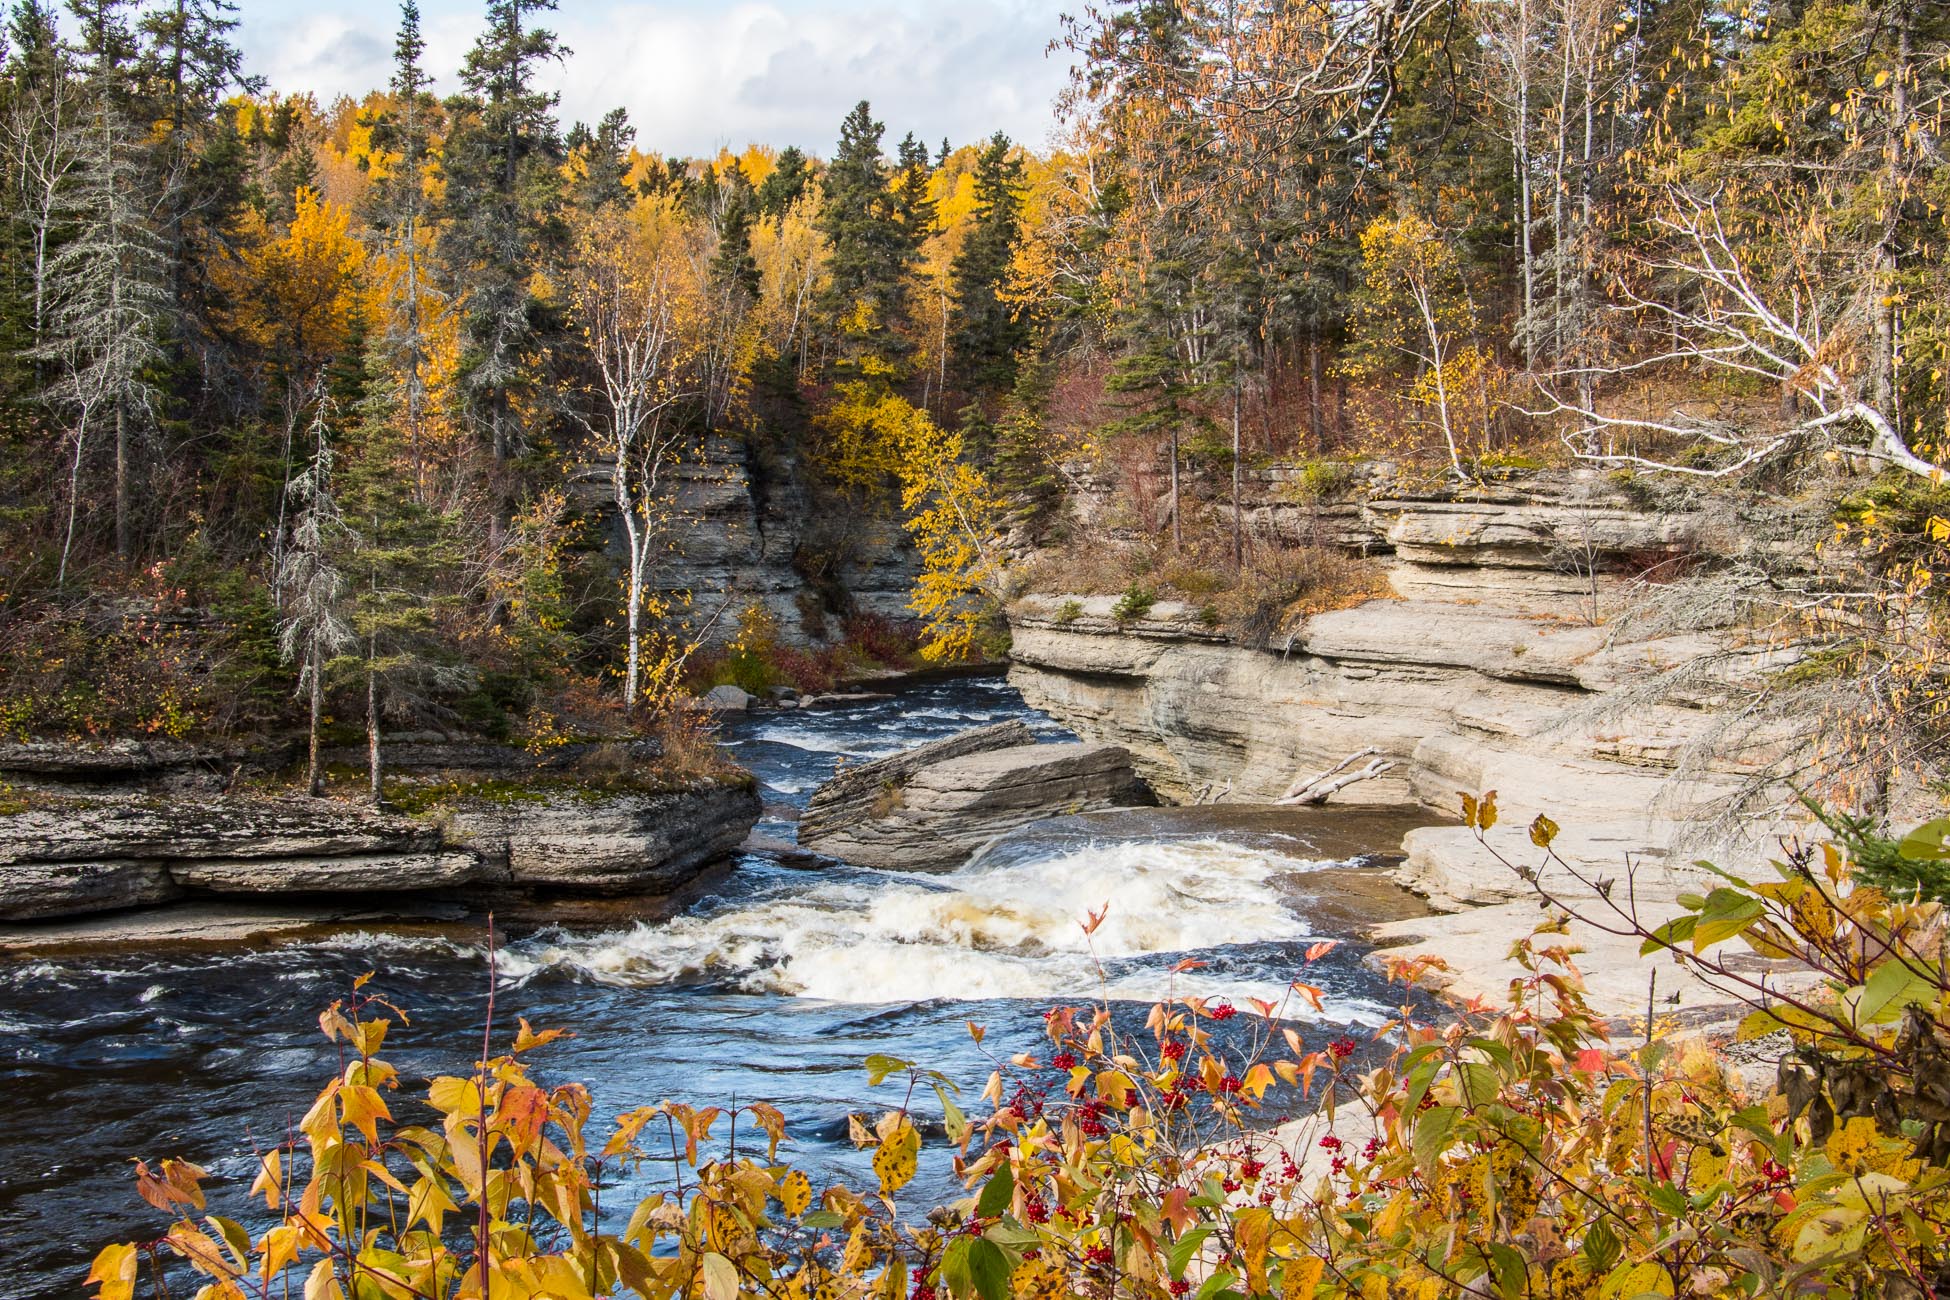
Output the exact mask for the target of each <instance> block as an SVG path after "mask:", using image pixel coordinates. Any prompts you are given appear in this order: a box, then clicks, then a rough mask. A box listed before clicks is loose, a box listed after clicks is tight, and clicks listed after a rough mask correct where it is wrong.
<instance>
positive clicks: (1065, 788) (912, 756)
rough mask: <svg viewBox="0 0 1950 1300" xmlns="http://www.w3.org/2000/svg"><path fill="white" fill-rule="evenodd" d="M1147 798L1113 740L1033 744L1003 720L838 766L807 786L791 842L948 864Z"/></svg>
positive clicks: (870, 861) (895, 862) (880, 862)
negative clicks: (1071, 818) (1030, 832)
mask: <svg viewBox="0 0 1950 1300" xmlns="http://www.w3.org/2000/svg"><path fill="white" fill-rule="evenodd" d="M1153 802H1155V797H1154V796H1153V795H1152V793H1151V790H1150V788H1149V787H1148V786H1146V785H1145V783H1144V781H1143V780H1142V779H1141V778H1140V777H1139V776H1138V774H1137V771H1136V770H1135V768H1134V767H1133V766H1132V763H1131V755H1130V753H1129V751H1127V750H1125V749H1124V748H1122V747H1121V746H1118V745H1103V744H1066V745H1039V744H1036V743H1034V737H1033V735H1032V733H1031V732H1030V730H1029V728H1028V727H1026V726H1024V725H1023V724H1022V723H1021V722H1005V723H1001V724H998V725H996V726H993V727H982V728H978V729H976V730H973V731H964V732H961V733H960V734H958V735H954V736H948V737H946V738H944V739H942V740H937V741H933V742H931V743H929V744H926V745H921V746H919V747H917V748H915V749H911V750H907V751H905V752H904V753H900V754H894V755H890V756H889V757H887V758H882V759H876V760H875V761H873V762H870V763H862V764H858V765H855V766H851V767H848V768H846V769H844V770H843V771H842V772H840V774H839V775H837V776H836V777H834V778H833V779H832V780H831V781H829V782H827V783H826V784H825V785H823V786H821V787H820V788H819V789H818V790H817V791H815V792H814V793H813V796H812V799H811V801H810V802H809V803H808V805H807V808H806V814H805V817H804V818H803V819H802V820H801V821H800V823H799V843H800V845H801V846H803V847H805V848H808V849H811V850H813V851H815V852H817V853H821V854H824V855H826V856H828V857H833V858H839V859H840V860H842V861H844V862H851V863H854V864H855V865H858V866H865V867H876V868H880V869H882V870H889V871H948V870H952V869H953V868H955V867H958V866H960V865H961V864H962V863H964V862H966V861H967V860H968V859H969V857H970V856H972V855H973V854H974V853H975V852H977V851H978V850H980V849H981V848H982V847H983V846H984V845H986V844H988V843H990V842H992V841H993V840H995V839H996V838H997V837H999V836H1001V835H1004V834H1006V833H1007V832H1009V831H1012V830H1016V829H1018V828H1019V827H1023V826H1027V825H1029V824H1031V823H1033V822H1038V821H1043V820H1046V819H1048V818H1050V817H1056V816H1062V815H1065V814H1070V813H1084V812H1101V811H1104V810H1107V809H1110V808H1128V807H1132V806H1141V805H1147V804H1151V803H1153Z"/></svg>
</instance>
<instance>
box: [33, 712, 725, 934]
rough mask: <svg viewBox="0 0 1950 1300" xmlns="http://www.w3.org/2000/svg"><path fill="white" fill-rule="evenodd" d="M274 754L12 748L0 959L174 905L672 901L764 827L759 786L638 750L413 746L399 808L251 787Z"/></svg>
mask: <svg viewBox="0 0 1950 1300" xmlns="http://www.w3.org/2000/svg"><path fill="white" fill-rule="evenodd" d="M276 757H277V756H276V755H269V756H267V755H263V754H257V755H249V754H234V753H227V752H226V753H216V752H211V751H203V750H198V749H197V748H195V747H192V746H173V745H162V746H148V745H141V744H133V743H127V742H123V743H119V744H115V745H109V746H100V747H80V746H56V745H31V746H28V745H15V746H6V747H0V779H4V780H5V781H6V782H7V783H8V785H9V788H10V789H11V790H12V791H13V792H14V793H13V795H12V796H11V797H12V798H13V799H14V800H15V801H16V802H15V804H12V805H9V806H8V807H7V808H6V809H4V811H5V813H6V815H4V816H0V942H6V941H9V940H26V939H30V938H31V937H32V934H31V931H32V930H33V929H34V927H36V926H37V925H40V924H43V923H46V922H50V921H57V920H61V919H66V918H73V917H77V916H86V915H91V914H97V913H110V912H126V911H130V910H132V909H155V908H158V907H165V906H167V905H170V904H177V903H208V902H229V903H237V902H252V903H258V904H268V905H274V906H275V905H282V904H284V903H286V902H289V903H291V904H293V905H294V906H295V905H299V904H311V903H321V902H324V903H334V904H336V905H338V906H341V907H342V906H344V904H345V900H347V899H357V900H359V905H360V906H361V907H366V908H371V907H374V906H382V905H395V906H406V907H411V906H412V905H414V904H415V903H417V902H420V901H425V900H442V901H449V902H456V901H457V902H461V903H465V904H468V905H481V904H492V903H493V902H495V901H497V900H507V899H519V898H524V897H529V896H535V895H556V894H559V895H564V896H580V897H621V896H628V897H649V896H660V895H667V894H670V893H672V892H674V891H676V890H678V889H680V888H682V887H683V886H684V885H685V884H687V883H689V882H690V881H691V880H692V879H694V878H695V877H697V876H698V875H699V874H700V873H701V872H703V871H704V870H705V869H707V868H708V867H709V866H710V865H712V864H713V863H714V862H717V861H721V860H723V859H724V858H726V857H728V856H729V855H730V854H731V853H732V852H733V851H735V850H736V848H737V846H738V845H739V844H740V843H742V842H743V841H744V839H745V837H746V836H747V835H748V834H749V832H750V830H751V828H752V826H753V825H754V824H755V823H756V822H757V820H758V817H759V814H760V801H759V796H758V794H757V791H756V790H755V789H754V788H753V785H752V783H751V781H750V780H749V779H748V778H745V777H742V776H738V777H721V778H710V779H699V780H695V781H690V782H687V783H681V784H670V785H665V784H661V783H658V782H656V781H650V780H643V779H640V778H638V777H636V776H635V775H634V773H635V772H637V771H639V770H642V769H641V766H640V765H641V764H642V762H643V761H644V756H642V755H637V754H633V753H632V752H631V750H630V746H629V745H628V744H608V745H596V744H592V745H587V746H570V747H564V748H563V749H562V750H559V751H556V752H553V753H551V754H549V755H548V756H546V757H545V758H541V759H538V758H535V757H533V756H530V755H527V754H525V753H523V752H522V751H519V750H514V749H511V748H509V747H506V746H497V745H490V744H483V743H465V742H448V741H441V740H434V739H421V740H408V741H405V742H403V743H400V744H398V745H396V746H394V747H393V749H392V752H390V753H389V760H390V761H391V762H392V763H394V765H395V766H396V767H397V768H398V769H399V770H400V771H402V772H403V773H407V774H410V775H409V779H408V780H407V781H405V782H404V783H402V785H401V787H400V789H399V790H397V791H396V792H394V798H395V799H396V800H398V801H399V802H400V803H401V805H402V806H401V807H399V808H389V809H377V808H373V807H371V806H369V805H367V804H364V803H355V802H351V801H347V800H339V799H311V798H305V797H299V796H293V795H290V794H288V793H283V792H281V791H277V790H276V789H275V788H274V783H271V782H267V781H264V780H262V779H261V775H260V776H259V777H258V779H253V778H252V774H261V773H262V771H263V770H264V768H263V765H264V763H265V762H267V761H268V762H275V761H276Z"/></svg>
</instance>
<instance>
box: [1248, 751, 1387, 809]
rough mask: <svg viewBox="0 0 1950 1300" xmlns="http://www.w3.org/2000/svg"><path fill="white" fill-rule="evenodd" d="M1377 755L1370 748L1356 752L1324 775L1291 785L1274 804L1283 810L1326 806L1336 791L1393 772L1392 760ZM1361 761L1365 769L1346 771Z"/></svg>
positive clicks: (1319, 774) (1304, 779) (1323, 773)
mask: <svg viewBox="0 0 1950 1300" xmlns="http://www.w3.org/2000/svg"><path fill="white" fill-rule="evenodd" d="M1380 754H1381V751H1380V750H1378V749H1376V748H1374V747H1373V746H1372V745H1370V746H1369V747H1368V748H1366V749H1363V750H1357V751H1356V752H1355V753H1352V754H1349V755H1348V756H1347V757H1346V758H1344V759H1342V760H1341V761H1340V762H1338V763H1336V764H1334V766H1332V767H1330V768H1328V769H1327V770H1326V771H1325V772H1321V773H1318V774H1316V775H1314V776H1310V777H1305V778H1302V779H1299V780H1296V781H1294V783H1293V784H1292V785H1290V786H1288V787H1287V790H1286V793H1285V794H1283V795H1281V796H1280V797H1279V798H1278V799H1275V800H1274V801H1273V802H1274V803H1276V804H1278V805H1281V806H1283V807H1287V806H1293V805H1306V804H1323V803H1326V802H1327V800H1328V798H1329V797H1330V796H1332V795H1333V794H1335V793H1336V792H1337V791H1340V790H1345V789H1347V787H1349V786H1351V785H1356V784H1358V783H1360V782H1362V781H1372V780H1373V779H1374V778H1375V777H1378V776H1382V775H1384V774H1386V773H1388V772H1392V771H1394V770H1395V763H1394V762H1393V760H1391V759H1386V758H1382V757H1380ZM1364 758H1365V759H1368V760H1369V762H1368V765H1367V766H1366V767H1361V768H1355V769H1354V770H1353V771H1349V770H1348V769H1350V768H1354V765H1355V764H1356V763H1359V762H1360V761H1361V760H1362V759H1364Z"/></svg>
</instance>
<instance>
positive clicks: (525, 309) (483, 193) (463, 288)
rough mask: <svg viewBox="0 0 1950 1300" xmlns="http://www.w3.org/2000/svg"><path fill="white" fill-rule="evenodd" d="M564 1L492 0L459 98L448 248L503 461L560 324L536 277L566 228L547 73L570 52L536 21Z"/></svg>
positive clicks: (482, 405)
mask: <svg viewBox="0 0 1950 1300" xmlns="http://www.w3.org/2000/svg"><path fill="white" fill-rule="evenodd" d="M554 8H555V2H554V0H488V8H487V30H486V31H484V32H483V33H482V34H481V36H480V39H479V40H477V41H476V42H475V44H474V47H473V48H472V49H471V50H469V51H468V54H467V59H466V62H465V64H464V65H463V67H462V69H461V74H460V75H461V83H462V85H463V86H464V87H465V88H466V91H467V93H466V95H465V96H462V97H460V98H458V99H455V100H454V101H452V102H451V103H450V104H449V113H450V115H451V117H452V119H453V124H452V128H451V131H450V134H449V136H448V140H447V143H446V148H445V151H444V154H443V166H444V169H445V172H446V176H447V187H446V194H445V215H446V221H445V225H444V231H443V235H442V238H441V254H442V257H443V259H444V261H445V262H446V265H447V270H448V274H449V276H450V278H451V280H452V282H453V284H454V286H455V289H456V291H457V293H458V296H459V299H460V305H461V312H462V323H463V327H464V333H465V339H466V345H467V346H466V353H465V356H464V358H463V371H462V375H461V386H462V390H463V393H464V396H465V402H466V409H467V414H468V415H469V417H470V418H471V419H472V421H473V422H474V424H475V426H476V427H477V428H478V429H480V431H481V433H482V435H483V438H484V440H485V441H486V443H487V446H488V448H489V450H490V452H491V453H492V455H493V457H494V459H495V461H496V462H497V463H500V462H506V461H508V460H511V459H512V458H513V457H514V456H515V455H517V454H518V453H519V452H521V451H522V450H523V448H524V447H525V446H526V445H527V443H528V433H529V431H528V429H527V428H525V427H524V422H525V414H526V412H525V404H524V402H523V398H524V396H526V395H528V394H529V393H530V391H531V390H532V389H533V388H534V386H535V384H536V381H537V379H538V376H537V374H536V373H535V370H534V367H533V366H532V365H531V357H532V356H533V354H534V353H535V351H536V350H537V345H538V343H539V341H540V337H541V335H542V334H544V333H545V332H546V327H547V324H548V322H546V321H545V320H544V318H543V307H542V304H540V303H538V302H537V301H536V300H535V297H534V294H533V292H532V289H531V286H532V285H533V283H534V280H535V275H536V273H537V272H538V271H540V270H542V269H543V268H545V267H546V266H548V265H549V264H550V262H551V261H552V260H553V259H554V257H555V255H556V253H557V252H558V251H559V247H560V243H561V239H562V231H561V229H560V224H559V220H558V209H559V206H560V202H561V180H560V170H559V169H560V165H561V162H562V158H563V154H562V140H561V134H560V132H559V131H558V130H557V127H556V121H555V104H556V96H555V95H554V94H553V93H551V92H547V91H542V90H539V89H537V88H536V86H535V77H536V72H537V69H538V68H539V66H540V65H541V64H543V63H546V62H549V61H551V60H555V59H559V58H561V57H562V56H563V54H564V53H565V51H564V50H563V49H562V47H561V46H560V45H559V44H558V43H557V41H556V39H555V35H554V33H552V32H549V31H546V30H543V29H541V28H531V27H529V26H528V21H527V20H528V16H529V15H530V14H531V13H536V12H539V11H543V10H552V9H554ZM501 513H505V511H502V512H498V514H501Z"/></svg>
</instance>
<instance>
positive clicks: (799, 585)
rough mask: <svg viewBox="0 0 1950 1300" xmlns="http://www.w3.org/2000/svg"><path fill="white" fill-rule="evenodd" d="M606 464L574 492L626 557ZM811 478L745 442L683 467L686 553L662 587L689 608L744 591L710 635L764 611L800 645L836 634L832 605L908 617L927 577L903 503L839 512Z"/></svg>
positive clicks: (671, 560)
mask: <svg viewBox="0 0 1950 1300" xmlns="http://www.w3.org/2000/svg"><path fill="white" fill-rule="evenodd" d="M610 473H611V466H610V464H609V463H608V462H606V461H595V462H591V463H590V464H588V465H585V466H584V467H583V468H582V469H581V470H580V471H578V472H577V473H576V475H575V476H574V479H573V486H574V490H575V493H576V496H577V501H578V504H579V505H580V506H581V507H582V508H583V509H584V510H585V511H587V512H588V514H589V515H591V516H592V517H594V518H597V519H600V520H602V521H604V530H605V533H606V541H607V543H608V545H609V548H610V550H611V551H612V553H613V554H615V555H616V556H617V557H618V558H619V559H620V558H621V554H622V549H623V539H622V531H623V530H622V528H621V526H620V525H619V524H618V523H617V522H616V518H615V509H616V506H615V496H614V492H613V490H612V489H611V487H610ZM811 479H812V474H811V472H810V471H809V470H808V469H807V468H806V467H805V465H804V464H803V463H801V461H800V460H799V459H798V457H797V456H796V455H795V454H794V453H793V452H791V451H790V450H781V449H776V448H775V449H770V450H766V449H763V448H761V447H759V446H758V445H756V444H755V443H753V442H750V441H747V440H746V439H742V438H730V437H724V436H716V437H711V438H708V439H706V440H705V442H704V445H703V447H702V448H701V449H700V454H699V455H698V456H697V457H696V458H695V459H691V458H687V459H686V460H685V461H684V463H683V464H682V465H680V466H678V467H676V469H675V480H674V495H673V500H672V510H673V512H674V514H675V517H676V518H678V519H679V520H681V521H682V526H681V528H680V529H679V532H680V534H681V537H680V539H679V540H680V545H679V546H678V547H677V549H676V550H675V551H674V552H673V553H672V554H671V555H670V556H669V557H668V558H667V559H666V561H665V562H664V563H662V564H660V565H659V566H658V568H657V572H656V575H655V578H654V581H655V583H656V584H657V587H658V590H659V591H660V592H661V593H662V594H664V595H665V596H667V597H668V598H670V599H671V600H672V601H674V602H677V603H679V604H682V603H684V602H688V601H690V600H692V599H696V600H697V601H699V602H700V604H702V603H703V602H704V601H706V600H707V599H709V600H710V601H711V603H712V604H713V605H715V603H716V600H717V599H718V598H720V597H724V596H728V595H729V594H730V593H734V592H735V593H737V599H738V602H739V605H738V607H734V608H733V609H732V610H730V611H729V612H728V613H727V615H726V617H723V618H720V619H716V620H715V621H713V622H712V623H711V624H710V625H709V627H708V628H707V629H706V632H705V635H706V637H707V639H709V640H711V641H713V642H723V641H728V640H730V639H731V638H732V637H734V636H736V635H737V633H738V624H739V619H738V617H737V614H738V613H739V612H740V609H741V608H742V607H743V605H745V604H747V603H756V604H759V605H762V606H764V607H765V608H766V609H767V610H769V611H770V612H771V614H772V617H773V618H774V619H775V620H777V623H778V626H779V629H780V632H781V633H782V635H784V636H785V638H786V639H787V640H789V641H793V642H813V643H825V642H828V641H831V640H835V639H837V638H838V636H839V634H840V632H841V625H840V620H839V619H838V618H832V619H829V618H828V617H827V614H828V612H829V610H828V606H830V605H833V604H835V603H837V604H843V605H845V606H846V607H847V608H849V609H852V610H857V611H860V612H865V613H871V614H876V615H879V616H881V617H884V618H889V619H896V620H904V619H906V618H908V617H910V612H909V610H908V609H907V602H908V600H909V598H910V594H911V591H912V587H913V584H914V579H915V577H916V575H917V574H918V573H919V571H920V564H919V560H918V558H917V556H916V554H915V551H914V545H913V540H912V539H911V538H910V537H909V536H908V534H907V530H906V529H905V528H903V527H902V526H901V522H900V512H899V510H898V508H897V507H898V505H899V503H898V501H889V502H888V503H887V504H886V506H885V508H884V509H879V510H873V509H870V510H867V511H864V512H863V511H853V512H836V511H833V510H831V509H829V508H822V507H821V505H819V504H817V503H816V502H815V500H814V497H813V493H812V489H811V487H810V482H811Z"/></svg>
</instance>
